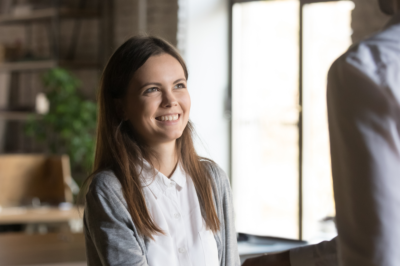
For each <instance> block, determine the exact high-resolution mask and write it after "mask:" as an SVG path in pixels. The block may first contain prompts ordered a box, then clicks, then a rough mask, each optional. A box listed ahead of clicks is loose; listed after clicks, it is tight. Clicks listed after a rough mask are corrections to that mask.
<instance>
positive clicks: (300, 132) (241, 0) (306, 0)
mask: <svg viewBox="0 0 400 266" xmlns="http://www.w3.org/2000/svg"><path fill="white" fill-rule="evenodd" d="M269 1H279V0H269ZM298 1H299V2H300V8H299V12H300V14H299V87H298V93H299V101H298V103H299V120H298V136H299V144H298V148H299V160H298V167H299V169H298V173H299V175H298V182H299V188H298V189H299V190H298V195H299V196H298V210H299V214H298V228H299V235H298V239H299V240H303V112H302V106H303V47H304V45H303V7H304V5H306V4H314V3H325V2H339V1H340V0H298ZM248 2H265V0H229V15H228V18H229V23H228V25H229V31H228V38H229V57H228V60H229V62H228V63H229V64H228V65H229V66H230V68H229V73H228V77H229V81H228V88H229V89H228V102H229V106H228V111H229V113H230V114H232V61H233V60H232V52H233V41H232V37H233V23H232V19H233V5H234V4H236V3H248ZM232 130H233V129H232V116H231V119H230V121H229V143H230V145H229V172H230V173H229V174H230V175H229V176H232V160H233V158H232V145H233V144H232ZM231 182H232V180H231Z"/></svg>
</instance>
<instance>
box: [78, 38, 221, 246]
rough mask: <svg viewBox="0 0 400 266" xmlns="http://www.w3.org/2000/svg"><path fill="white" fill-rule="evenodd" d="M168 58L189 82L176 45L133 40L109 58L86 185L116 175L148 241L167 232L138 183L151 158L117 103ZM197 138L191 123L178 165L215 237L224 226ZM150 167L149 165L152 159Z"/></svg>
mask: <svg viewBox="0 0 400 266" xmlns="http://www.w3.org/2000/svg"><path fill="white" fill-rule="evenodd" d="M164 53H166V54H169V55H171V56H173V57H174V58H176V59H177V60H178V61H179V63H180V64H181V66H182V68H183V70H184V73H185V77H186V79H187V78H188V71H187V68H186V64H185V62H184V61H183V59H182V57H181V56H180V55H179V53H178V52H177V51H176V50H175V48H173V46H172V45H170V44H169V43H167V42H166V41H164V40H162V39H160V38H157V37H147V36H146V37H144V36H136V37H132V38H130V39H128V40H127V41H126V42H125V43H124V44H122V45H121V46H120V47H119V48H118V49H117V50H116V51H115V52H114V54H113V55H112V56H111V58H110V60H109V61H108V63H107V66H106V68H105V70H104V72H103V75H102V80H101V85H100V91H99V94H98V106H99V115H98V125H97V144H96V153H95V162H94V169H93V173H92V174H91V175H90V176H89V177H88V178H87V179H86V180H85V187H88V186H89V185H90V183H91V181H92V180H93V178H95V175H96V173H99V172H101V171H104V170H112V171H113V172H114V174H115V176H116V177H117V178H118V179H119V181H120V182H121V185H122V191H123V194H124V197H125V200H126V202H127V205H128V211H129V213H130V215H131V217H132V220H133V222H134V224H135V226H136V228H137V229H138V231H139V232H140V233H141V234H142V235H144V236H147V237H149V238H152V235H153V234H155V233H163V232H162V230H161V229H160V228H159V227H158V226H157V225H156V224H155V223H154V222H153V220H152V219H151V217H150V214H149V211H148V209H147V207H146V202H145V198H144V195H143V191H142V185H141V181H140V174H141V173H140V169H142V168H143V159H148V158H151V157H152V154H151V152H150V150H149V149H148V148H147V147H146V144H145V143H141V141H140V138H137V137H135V135H136V134H135V132H134V130H133V127H132V126H131V125H130V123H129V122H128V121H125V122H121V120H122V119H121V117H120V115H119V114H118V113H119V112H118V110H117V108H116V107H115V102H116V101H115V100H117V99H122V98H123V97H125V94H126V91H127V88H128V85H129V83H130V81H131V79H132V77H133V75H134V73H135V72H136V70H138V69H139V68H140V67H141V66H142V65H143V64H144V63H145V62H146V61H147V59H148V58H149V57H151V56H155V55H160V54H164ZM193 133H194V129H193V126H192V124H191V123H190V121H189V122H188V124H187V126H186V128H185V129H184V131H183V133H182V136H181V137H180V138H179V139H177V141H176V145H177V151H178V156H179V162H180V163H181V165H182V167H183V169H184V170H185V172H186V173H187V174H188V175H189V176H190V177H191V178H192V180H193V183H194V186H195V188H196V192H197V196H198V198H199V203H200V206H201V207H202V209H203V210H204V216H205V217H204V219H205V222H206V224H207V226H208V227H209V228H210V229H211V230H212V231H213V232H217V231H218V230H219V228H220V221H219V219H218V216H217V213H216V210H215V207H214V204H213V197H212V188H211V182H212V180H211V176H210V173H209V172H208V171H207V169H206V166H205V164H204V163H202V162H201V161H202V160H204V158H202V157H200V156H198V155H197V153H196V150H195V148H194V145H193V139H192V134H193ZM149 162H150V163H151V160H150V161H149Z"/></svg>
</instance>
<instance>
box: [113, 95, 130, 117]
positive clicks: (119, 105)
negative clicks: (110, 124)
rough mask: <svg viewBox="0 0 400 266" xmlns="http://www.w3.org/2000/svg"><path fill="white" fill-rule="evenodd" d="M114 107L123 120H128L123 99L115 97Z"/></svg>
mask: <svg viewBox="0 0 400 266" xmlns="http://www.w3.org/2000/svg"><path fill="white" fill-rule="evenodd" d="M114 107H115V111H116V113H117V115H118V117H119V118H120V119H121V121H125V120H127V118H126V115H125V108H124V103H123V101H122V99H114Z"/></svg>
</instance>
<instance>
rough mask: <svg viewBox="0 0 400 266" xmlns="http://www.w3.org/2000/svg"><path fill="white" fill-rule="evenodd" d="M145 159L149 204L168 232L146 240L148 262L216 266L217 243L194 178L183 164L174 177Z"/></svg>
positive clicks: (154, 265)
mask: <svg viewBox="0 0 400 266" xmlns="http://www.w3.org/2000/svg"><path fill="white" fill-rule="evenodd" d="M155 174H156V176H155V177H154V172H153V171H152V170H151V167H150V165H149V164H148V163H147V162H145V167H144V169H143V172H142V176H143V181H142V185H143V186H144V188H143V191H144V196H145V198H146V203H147V208H148V210H149V212H150V215H151V217H152V219H153V221H154V222H155V224H156V225H157V226H159V228H160V229H162V230H163V232H164V233H165V235H161V234H157V235H153V238H154V240H151V239H149V241H147V243H146V248H147V252H148V253H147V258H148V263H149V266H165V265H169V266H174V265H182V266H217V265H219V261H218V249H217V243H216V241H215V239H214V235H213V233H212V231H211V230H207V228H206V225H205V222H204V220H203V218H202V215H201V212H200V205H199V200H198V198H197V193H196V190H195V187H194V184H193V181H192V179H191V178H190V177H189V176H188V175H186V173H185V172H184V170H183V169H182V167H181V166H180V165H178V166H177V167H176V170H175V172H174V173H173V175H172V176H171V178H167V177H166V176H165V175H163V174H162V173H160V172H158V171H157V170H156V172H155Z"/></svg>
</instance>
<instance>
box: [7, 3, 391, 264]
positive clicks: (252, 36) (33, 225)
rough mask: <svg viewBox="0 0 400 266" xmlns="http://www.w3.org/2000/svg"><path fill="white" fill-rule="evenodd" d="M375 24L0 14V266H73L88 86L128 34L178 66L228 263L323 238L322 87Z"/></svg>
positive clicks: (171, 9)
mask: <svg viewBox="0 0 400 266" xmlns="http://www.w3.org/2000/svg"><path fill="white" fill-rule="evenodd" d="M387 20H388V17H387V16H385V15H383V14H381V13H380V12H379V9H378V7H377V1H376V0H353V1H350V0H342V1H328V0H304V1H303V0H302V1H300V0H268V1H249V0H64V1H62V0H0V265H4V266H7V265H10V266H11V265H46V266H50V265H52V266H56V265H57V266H61V265H63V266H67V265H70V266H72V265H74V266H78V265H86V264H85V248H84V237H83V232H82V215H83V209H82V208H79V207H80V206H78V204H77V195H78V193H79V189H80V186H81V184H82V182H83V180H84V179H85V178H86V176H87V175H88V174H89V173H90V170H91V165H92V162H93V152H94V145H95V138H94V136H95V128H96V117H97V110H96V93H97V89H98V85H99V78H100V75H101V72H102V69H103V67H104V65H105V63H106V62H107V59H108V58H109V57H110V55H111V54H112V52H113V51H114V50H115V49H116V48H117V47H118V46H119V45H121V44H122V43H123V42H124V41H125V40H126V39H127V38H129V37H131V36H133V35H136V34H141V33H147V34H152V35H157V36H160V37H162V38H164V39H166V40H167V41H169V42H170V43H172V44H173V45H175V46H176V47H177V48H178V49H179V51H180V52H181V54H182V55H183V57H184V59H185V60H186V62H187V65H188V69H189V83H188V87H189V91H190V94H191V98H192V110H191V120H192V121H193V122H194V125H195V128H196V131H197V134H198V137H197V139H196V147H197V150H198V152H199V153H200V154H201V155H203V156H206V157H209V158H211V159H213V160H214V161H216V162H217V163H218V164H219V165H220V166H221V167H222V168H223V169H224V170H225V171H226V172H227V173H228V175H229V177H230V178H231V185H232V188H233V200H234V205H235V214H236V228H237V231H238V232H240V233H241V234H240V235H239V239H240V243H239V251H240V253H241V256H242V259H245V258H246V257H248V256H253V255H256V254H259V253H263V252H268V251H277V250H282V249H285V248H290V247H292V246H297V245H304V244H306V243H315V242H318V241H321V240H325V239H330V238H332V237H334V236H335V235H336V229H335V223H334V217H335V208H334V201H333V191H332V184H331V169H330V156H329V136H328V127H327V116H326V100H325V93H326V76H327V72H328V70H329V66H330V65H331V64H332V63H333V61H334V60H335V59H336V58H337V57H338V56H340V55H341V54H342V53H343V52H345V51H346V50H347V49H348V47H349V46H350V45H351V44H352V43H354V42H357V41H359V40H361V39H363V38H365V37H367V36H368V35H370V34H372V33H374V32H375V31H377V30H379V29H380V28H381V27H382V26H383V25H384V24H385V23H386V21H387Z"/></svg>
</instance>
